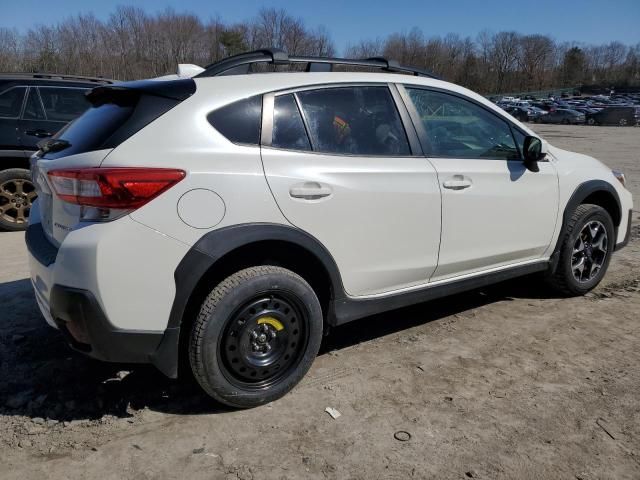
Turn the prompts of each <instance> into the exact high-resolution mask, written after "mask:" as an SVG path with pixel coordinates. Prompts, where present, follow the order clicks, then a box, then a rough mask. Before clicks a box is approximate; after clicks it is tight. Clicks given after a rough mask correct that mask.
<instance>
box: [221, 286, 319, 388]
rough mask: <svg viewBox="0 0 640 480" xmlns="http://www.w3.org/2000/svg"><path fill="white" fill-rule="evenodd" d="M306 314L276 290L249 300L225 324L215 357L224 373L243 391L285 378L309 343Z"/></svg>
mask: <svg viewBox="0 0 640 480" xmlns="http://www.w3.org/2000/svg"><path fill="white" fill-rule="evenodd" d="M307 317H308V314H307V312H306V311H305V307H304V305H301V303H300V301H299V299H297V298H295V297H294V296H293V295H289V294H287V293H285V292H281V291H279V290H274V291H270V292H265V293H263V294H260V295H257V296H256V297H255V298H253V299H250V300H249V301H248V302H246V303H245V304H244V305H243V306H242V307H240V308H239V309H238V310H237V311H236V312H235V313H234V314H233V315H232V316H231V317H230V318H229V320H228V321H227V324H226V326H225V329H224V331H223V334H222V336H221V337H220V346H219V348H218V354H219V355H220V361H221V364H222V366H223V373H224V374H225V375H226V376H227V377H228V380H229V381H230V382H231V383H234V384H236V385H237V386H239V387H242V388H251V389H260V388H265V387H269V386H270V385H273V384H274V383H277V382H278V381H279V380H280V379H281V378H282V377H286V376H287V375H288V374H289V373H290V371H291V370H292V369H295V367H296V366H297V363H298V362H299V361H300V359H301V358H302V354H303V352H304V350H305V348H306V345H307V343H308V340H309V338H308V335H309V327H308V325H307Z"/></svg>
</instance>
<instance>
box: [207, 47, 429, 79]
mask: <svg viewBox="0 0 640 480" xmlns="http://www.w3.org/2000/svg"><path fill="white" fill-rule="evenodd" d="M258 63H266V64H272V65H293V64H307V67H306V71H307V72H330V71H332V70H333V66H334V65H347V66H355V67H368V68H378V69H381V70H384V71H386V72H397V73H409V74H411V75H415V76H421V77H429V78H436V79H439V77H437V76H436V75H434V74H432V73H431V72H427V71H426V70H421V69H418V68H414V67H406V66H402V65H400V64H399V63H398V62H397V61H396V60H388V59H386V58H383V57H372V58H365V59H351V58H331V57H310V56H297V55H296V56H289V55H288V54H287V53H286V52H283V51H282V50H279V49H277V48H262V49H260V50H254V51H251V52H245V53H240V54H238V55H233V56H231V57H227V58H225V59H223V60H220V61H219V62H215V63H212V64H211V65H208V66H207V67H206V68H205V70H204V72H202V73H200V74H198V75H196V77H217V76H222V75H244V74H248V73H250V72H251V66H252V65H254V64H258Z"/></svg>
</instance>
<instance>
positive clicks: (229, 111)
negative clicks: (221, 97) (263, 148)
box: [207, 95, 262, 145]
mask: <svg viewBox="0 0 640 480" xmlns="http://www.w3.org/2000/svg"><path fill="white" fill-rule="evenodd" d="M207 120H208V121H209V123H210V124H211V125H212V126H213V128H215V129H216V130H217V131H219V132H220V133H221V134H222V135H224V136H225V137H226V138H227V139H228V140H229V141H231V142H233V143H240V144H245V145H260V125H261V123H262V96H261V95H256V96H255V97H251V98H247V99H244V100H239V101H237V102H234V103H231V104H229V105H226V106H224V107H222V108H219V109H218V110H214V111H213V112H211V113H210V114H209V115H207Z"/></svg>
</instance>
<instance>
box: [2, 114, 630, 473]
mask: <svg viewBox="0 0 640 480" xmlns="http://www.w3.org/2000/svg"><path fill="white" fill-rule="evenodd" d="M536 129H537V130H539V132H540V133H541V134H542V135H544V136H545V137H546V138H547V139H548V140H549V141H550V142H551V143H553V144H555V145H557V146H560V147H564V148H568V149H573V150H576V151H580V152H584V153H587V154H591V155H595V156H597V157H600V158H602V159H603V160H605V161H606V162H607V163H608V164H609V165H610V166H611V167H617V168H620V169H622V170H624V171H625V172H626V173H627V176H628V178H629V180H630V185H631V189H632V191H633V193H634V195H635V197H636V199H638V198H640V154H639V153H638V152H640V129H639V128H604V127H561V126H539V127H536ZM532 201H534V202H535V199H532ZM636 202H637V200H636ZM639 221H640V212H638V211H636V212H635V213H634V222H635V228H634V230H633V232H634V233H633V239H632V241H631V243H630V245H629V246H628V247H627V248H626V249H624V250H622V251H621V252H619V253H618V254H616V256H614V259H613V261H612V263H611V267H610V270H609V274H608V275H607V277H606V278H605V280H604V282H603V284H602V285H601V286H600V287H599V288H598V289H597V290H596V291H595V292H593V293H591V294H589V295H588V296H587V297H584V298H574V299H558V298H552V297H550V296H549V294H548V292H545V291H544V290H542V289H540V288H537V287H536V279H535V278H525V279H522V280H520V281H517V282H510V283H508V284H502V285H498V286H494V287H491V288H488V289H485V290H482V291H474V292H471V293H468V294H464V295H458V296H456V297H453V298H448V299H444V300H441V301H437V302H432V303H428V304H423V305H420V306H415V307H412V308H408V309H403V310H400V311H396V312H393V313H389V314H386V315H381V316H377V317H372V318H367V319H364V320H362V321H359V322H356V323H355V324H351V325H348V326H345V327H342V328H339V329H337V330H334V331H333V333H332V335H330V336H329V337H328V338H327V339H326V341H325V345H324V347H323V354H322V355H321V356H320V357H319V358H318V359H317V361H316V362H315V364H314V366H313V368H312V370H311V372H310V373H309V375H308V376H307V378H306V379H305V380H304V381H303V383H302V384H301V385H300V386H299V387H298V388H296V389H295V390H294V391H293V392H292V393H291V394H289V395H288V396H286V397H285V398H284V399H282V400H280V401H278V402H275V403H273V404H270V405H267V406H264V407H261V408H256V409H254V410H250V411H229V410H222V409H219V408H218V407H216V406H215V405H213V404H212V403H211V402H210V401H209V400H208V399H207V398H205V397H204V396H203V395H202V394H201V393H200V392H199V391H198V390H197V389H196V388H195V387H193V386H192V385H189V384H186V385H185V384H181V383H177V382H172V381H169V380H167V379H165V378H164V377H162V376H161V375H160V374H158V373H156V372H155V371H154V369H153V368H150V367H131V366H123V365H107V364H100V363H97V362H94V361H91V360H89V359H86V358H84V357H82V356H80V355H77V354H75V353H73V352H71V351H70V350H69V349H68V348H67V347H66V346H65V345H64V343H63V342H62V339H61V337H60V336H59V335H58V334H57V333H56V332H55V331H53V330H51V329H50V328H49V327H47V326H46V325H45V323H44V320H42V319H41V317H40V314H39V313H38V310H37V307H36V304H35V301H34V299H33V297H32V293H31V289H30V286H29V281H28V280H27V270H28V266H27V261H26V255H25V248H24V246H23V235H22V234H9V233H2V234H0V251H1V252H2V262H1V265H2V269H1V271H0V478H3V479H13V478H15V479H25V478H29V479H38V478H83V479H93V478H99V479H101V480H109V479H120V478H132V479H133V478H136V479H139V478H143V479H153V478H194V479H198V478H207V479H217V478H223V479H226V478H229V479H285V478H286V479H298V478H314V479H315V478H318V479H319V478H340V479H342V478H352V479H371V478H398V479H407V478H416V479H422V478H437V479H445V478H446V479H448V478H452V479H455V478H458V479H465V478H481V479H495V478H509V479H513V478H567V479H583V480H588V479H596V478H597V479H602V478H616V479H622V478H629V479H631V478H636V479H637V478H640V400H639V396H640V349H639V348H638V345H639V344H640V323H639V322H640V229H639V225H638V222H639ZM328 406H331V407H334V408H336V409H338V410H339V411H340V412H341V413H342V416H341V417H339V418H338V419H336V420H334V419H332V418H331V417H330V416H329V415H328V414H327V413H325V411H324V410H325V407H328ZM399 431H405V432H408V433H409V434H410V438H409V439H408V440H407V441H399V440H397V439H396V438H394V434H396V432H399ZM397 436H398V437H400V438H403V437H402V436H401V435H397Z"/></svg>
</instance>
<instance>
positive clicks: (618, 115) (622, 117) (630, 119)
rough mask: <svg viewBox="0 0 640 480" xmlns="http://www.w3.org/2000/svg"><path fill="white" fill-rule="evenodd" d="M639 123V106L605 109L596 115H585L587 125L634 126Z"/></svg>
mask: <svg viewBox="0 0 640 480" xmlns="http://www.w3.org/2000/svg"><path fill="white" fill-rule="evenodd" d="M639 122H640V106H637V105H636V106H635V107H607V108H603V109H602V110H600V111H599V112H598V113H592V114H591V115H587V123H588V124H589V125H620V126H621V127H625V126H627V125H636V124H637V123H639Z"/></svg>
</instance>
